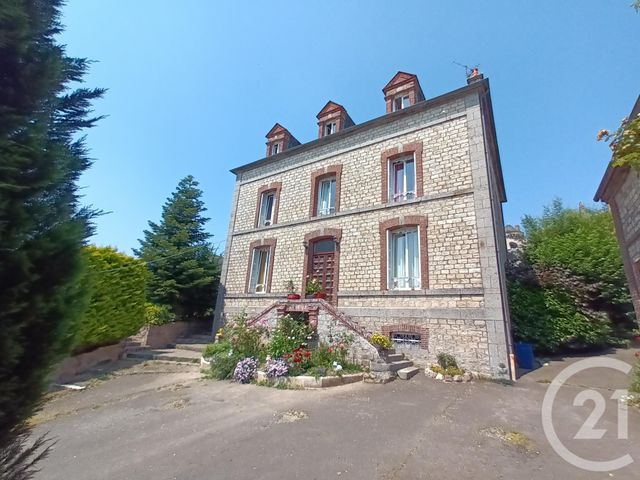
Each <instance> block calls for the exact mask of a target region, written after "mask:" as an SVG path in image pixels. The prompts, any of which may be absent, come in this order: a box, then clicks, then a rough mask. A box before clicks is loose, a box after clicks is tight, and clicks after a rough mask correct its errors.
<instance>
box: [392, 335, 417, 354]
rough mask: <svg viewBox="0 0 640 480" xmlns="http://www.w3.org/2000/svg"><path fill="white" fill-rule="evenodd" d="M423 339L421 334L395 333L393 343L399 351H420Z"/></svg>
mask: <svg viewBox="0 0 640 480" xmlns="http://www.w3.org/2000/svg"><path fill="white" fill-rule="evenodd" d="M421 338H422V337H421V335H420V334H419V333H405V332H393V333H392V334H391V343H393V347H394V348H397V349H408V350H419V349H420V342H421Z"/></svg>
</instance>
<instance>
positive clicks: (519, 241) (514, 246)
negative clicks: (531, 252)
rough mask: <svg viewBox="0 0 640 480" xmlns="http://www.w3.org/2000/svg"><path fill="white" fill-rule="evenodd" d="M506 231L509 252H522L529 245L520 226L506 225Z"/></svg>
mask: <svg viewBox="0 0 640 480" xmlns="http://www.w3.org/2000/svg"><path fill="white" fill-rule="evenodd" d="M504 231H505V236H506V238H507V250H508V251H518V250H522V247H523V246H524V244H525V243H527V240H526V238H525V236H524V232H523V231H522V230H521V229H520V225H515V226H513V225H506V226H505V227H504Z"/></svg>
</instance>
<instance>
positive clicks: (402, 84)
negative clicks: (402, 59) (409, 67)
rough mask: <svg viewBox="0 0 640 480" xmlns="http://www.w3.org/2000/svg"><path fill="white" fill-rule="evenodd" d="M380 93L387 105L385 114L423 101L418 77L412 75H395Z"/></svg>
mask: <svg viewBox="0 0 640 480" xmlns="http://www.w3.org/2000/svg"><path fill="white" fill-rule="evenodd" d="M382 92H383V93H384V100H385V103H386V104H387V113H391V112H397V111H398V110H402V109H404V108H407V107H410V106H412V105H415V104H416V103H418V102H422V101H423V100H424V93H422V88H421V87H420V82H418V77H416V76H415V75H414V74H412V73H406V72H398V73H396V74H395V75H394V76H393V78H392V79H391V80H390V81H389V83H387V84H386V85H385V87H384V88H383V89H382Z"/></svg>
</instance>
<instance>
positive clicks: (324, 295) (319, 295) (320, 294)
mask: <svg viewBox="0 0 640 480" xmlns="http://www.w3.org/2000/svg"><path fill="white" fill-rule="evenodd" d="M313 298H320V299H323V300H324V299H325V298H327V294H326V293H325V292H316V293H314V294H313Z"/></svg>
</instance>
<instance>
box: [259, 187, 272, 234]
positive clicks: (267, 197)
mask: <svg viewBox="0 0 640 480" xmlns="http://www.w3.org/2000/svg"><path fill="white" fill-rule="evenodd" d="M275 208H276V192H274V191H269V192H264V193H263V194H262V196H261V197H260V218H259V221H258V226H259V227H267V226H269V225H272V224H273V215H274V212H275Z"/></svg>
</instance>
